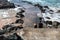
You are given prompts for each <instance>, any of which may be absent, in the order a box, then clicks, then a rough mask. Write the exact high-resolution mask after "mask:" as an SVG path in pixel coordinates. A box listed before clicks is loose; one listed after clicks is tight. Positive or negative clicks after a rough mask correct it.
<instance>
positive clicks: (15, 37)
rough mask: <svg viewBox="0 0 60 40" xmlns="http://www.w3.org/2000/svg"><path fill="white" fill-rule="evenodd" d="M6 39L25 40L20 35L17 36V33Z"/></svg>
mask: <svg viewBox="0 0 60 40" xmlns="http://www.w3.org/2000/svg"><path fill="white" fill-rule="evenodd" d="M6 39H8V40H23V39H22V38H21V37H20V36H19V35H17V34H16V33H14V34H13V35H9V36H7V37H6Z"/></svg>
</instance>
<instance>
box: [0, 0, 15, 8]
mask: <svg viewBox="0 0 60 40" xmlns="http://www.w3.org/2000/svg"><path fill="white" fill-rule="evenodd" d="M3 8H15V5H14V4H13V3H10V2H8V1H7V0H0V9H3Z"/></svg>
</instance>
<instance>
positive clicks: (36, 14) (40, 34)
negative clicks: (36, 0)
mask: <svg viewBox="0 0 60 40" xmlns="http://www.w3.org/2000/svg"><path fill="white" fill-rule="evenodd" d="M4 2H7V1H4ZM8 4H11V3H9V2H7V4H5V5H3V4H2V6H3V7H2V6H1V8H2V9H5V8H9V9H8V10H7V11H2V12H1V13H3V14H1V15H3V16H2V17H0V20H1V21H0V22H1V23H0V25H1V27H0V40H60V34H59V33H60V28H59V27H60V26H59V27H58V25H60V23H59V22H57V21H55V22H52V21H49V20H47V21H45V20H46V19H44V18H47V19H52V18H50V14H53V15H54V13H60V10H58V11H57V12H55V11H54V10H52V9H50V8H49V7H48V6H41V5H40V4H32V3H30V2H26V1H22V3H21V4H20V5H16V6H17V7H16V8H15V5H14V4H12V5H8ZM47 12H48V13H47ZM44 14H46V15H47V16H46V15H44ZM8 15H9V16H8ZM43 19H44V20H43ZM54 23H55V24H54ZM52 25H53V26H52Z"/></svg>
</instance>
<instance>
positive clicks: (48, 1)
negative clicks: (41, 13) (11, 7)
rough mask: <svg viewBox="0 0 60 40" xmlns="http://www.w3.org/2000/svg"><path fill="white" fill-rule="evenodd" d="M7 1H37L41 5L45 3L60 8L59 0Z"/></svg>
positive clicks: (14, 0)
mask: <svg viewBox="0 0 60 40" xmlns="http://www.w3.org/2000/svg"><path fill="white" fill-rule="evenodd" d="M8 1H9V2H12V3H20V2H21V1H28V2H32V3H34V4H36V3H39V4H40V5H43V6H45V5H47V6H51V7H57V8H60V0H8Z"/></svg>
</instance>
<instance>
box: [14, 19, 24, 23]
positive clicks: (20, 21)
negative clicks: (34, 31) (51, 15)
mask: <svg viewBox="0 0 60 40" xmlns="http://www.w3.org/2000/svg"><path fill="white" fill-rule="evenodd" d="M15 23H21V24H23V23H24V21H23V20H22V19H17V20H16V22H15Z"/></svg>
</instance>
